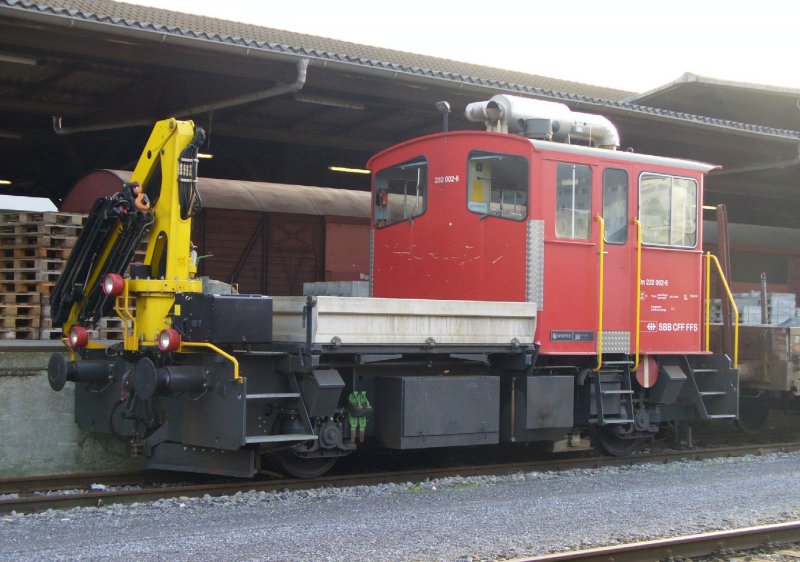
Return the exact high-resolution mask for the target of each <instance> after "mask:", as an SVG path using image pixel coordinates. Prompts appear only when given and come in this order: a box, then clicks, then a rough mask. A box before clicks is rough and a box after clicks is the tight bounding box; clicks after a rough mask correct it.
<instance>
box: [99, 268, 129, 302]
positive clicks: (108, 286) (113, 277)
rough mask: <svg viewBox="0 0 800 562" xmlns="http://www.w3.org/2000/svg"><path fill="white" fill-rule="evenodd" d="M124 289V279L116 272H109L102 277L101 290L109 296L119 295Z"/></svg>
mask: <svg viewBox="0 0 800 562" xmlns="http://www.w3.org/2000/svg"><path fill="white" fill-rule="evenodd" d="M124 289H125V280H124V279H123V278H122V275H119V274H118V273H109V274H108V275H106V276H105V277H103V292H104V293H105V294H106V295H108V296H109V297H116V296H117V295H121V294H122V291H123V290H124Z"/></svg>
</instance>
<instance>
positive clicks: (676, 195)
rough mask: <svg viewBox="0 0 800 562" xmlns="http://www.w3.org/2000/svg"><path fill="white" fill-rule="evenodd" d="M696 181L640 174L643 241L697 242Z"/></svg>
mask: <svg viewBox="0 0 800 562" xmlns="http://www.w3.org/2000/svg"><path fill="white" fill-rule="evenodd" d="M697 196H698V190H697V182H696V181H695V180H693V179H690V178H682V177H676V176H665V175H658V174H642V175H641V177H640V178H639V220H640V221H641V223H642V242H643V243H644V244H650V245H653V246H673V247H677V248H694V247H695V246H696V245H697Z"/></svg>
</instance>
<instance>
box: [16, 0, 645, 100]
mask: <svg viewBox="0 0 800 562" xmlns="http://www.w3.org/2000/svg"><path fill="white" fill-rule="evenodd" d="M3 5H6V6H10V7H14V8H19V9H24V10H34V11H38V12H44V13H52V14H54V15H62V16H68V17H75V18H82V19H85V20H93V21H98V22H104V23H110V24H113V25H120V26H126V27H131V28H139V29H144V30H151V31H160V32H166V33H172V34H176V35H181V36H189V37H196V38H198V39H206V40H211V41H218V42H222V43H231V44H243V45H250V46H253V47H257V48H262V49H270V50H274V51H278V52H284V53H287V54H294V55H302V56H309V57H314V58H320V59H328V60H336V61H339V62H351V63H354V64H362V65H367V66H374V67H378V68H386V69H393V70H397V71H404V72H413V73H418V74H423V75H429V76H433V75H450V76H451V77H453V78H455V77H462V78H467V77H472V80H477V81H479V82H490V81H496V82H498V83H506V84H526V85H530V86H535V87H537V88H541V89H543V90H551V91H553V92H564V93H571V94H577V95H580V96H585V97H587V98H597V99H606V100H620V99H623V98H626V97H629V96H630V95H631V94H632V93H633V92H629V91H625V90H619V89H614V88H607V87H602V86H594V85H590V84H583V83H580V82H573V81H568V80H559V79H556V78H549V77H545V76H539V75H534V74H526V73H523V72H516V71H512V70H504V69H500V68H492V67H487V66H480V65H475V64H470V63H468V62H461V61H453V60H448V59H441V58H436V57H431V56H427V55H422V54H418V53H409V52H404V51H396V50H392V49H384V48H381V47H373V46H368V45H360V44H358V43H350V42H347V41H341V40H338V39H331V38H327V37H319V36H314V35H306V34H302V33H295V32H291V31H285V30H281V29H274V28H268V27H261V26H256V25H250V24H246V23H239V22H235V21H228V20H222V19H216V18H210V17H206V16H197V15H193V14H184V13H180V12H174V11H170V10H164V9H160V8H151V7H145V6H139V5H135V4H127V3H124V2H116V1H112V0H43V1H40V2H31V1H29V0H0V7H1V6H3Z"/></svg>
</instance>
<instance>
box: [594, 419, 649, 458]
mask: <svg viewBox="0 0 800 562" xmlns="http://www.w3.org/2000/svg"><path fill="white" fill-rule="evenodd" d="M589 439H590V440H591V443H592V447H594V448H595V450H596V451H597V452H598V453H600V454H603V455H611V456H612V457H625V456H627V455H629V454H631V452H632V451H633V450H634V449H635V448H636V447H637V446H639V445H640V444H641V443H642V441H643V439H623V438H622V437H619V436H618V435H617V434H616V433H614V432H613V431H612V430H611V429H610V428H608V427H603V426H596V425H593V426H591V427H590V428H589Z"/></svg>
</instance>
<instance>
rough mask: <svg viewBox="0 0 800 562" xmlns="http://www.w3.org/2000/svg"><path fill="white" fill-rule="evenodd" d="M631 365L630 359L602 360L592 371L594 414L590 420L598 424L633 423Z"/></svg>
mask: <svg viewBox="0 0 800 562" xmlns="http://www.w3.org/2000/svg"><path fill="white" fill-rule="evenodd" d="M631 365H633V363H632V362H630V361H604V362H603V363H602V366H601V367H600V370H599V371H597V372H594V373H592V375H591V377H592V384H593V387H592V388H593V393H594V405H595V412H594V413H595V415H594V417H591V418H590V421H594V422H595V423H596V424H597V425H600V426H603V425H613V424H626V423H633V388H632V387H631V372H630V367H631ZM608 402H611V405H609V404H608ZM617 403H618V404H619V407H616V405H617ZM610 408H613V409H614V410H616V411H611V410H610Z"/></svg>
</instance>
